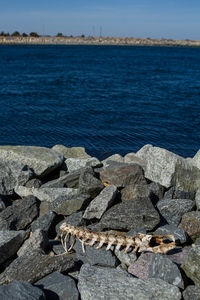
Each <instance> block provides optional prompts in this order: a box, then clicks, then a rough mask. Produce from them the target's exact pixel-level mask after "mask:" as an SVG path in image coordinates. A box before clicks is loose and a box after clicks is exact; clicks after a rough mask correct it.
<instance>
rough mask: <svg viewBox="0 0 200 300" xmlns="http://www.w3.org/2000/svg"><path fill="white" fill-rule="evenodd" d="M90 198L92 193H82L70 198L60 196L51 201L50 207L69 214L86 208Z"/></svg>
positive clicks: (61, 213) (65, 214)
mask: <svg viewBox="0 0 200 300" xmlns="http://www.w3.org/2000/svg"><path fill="white" fill-rule="evenodd" d="M90 200H91V199H90V195H88V194H80V195H76V196H71V197H68V198H66V197H64V196H60V197H58V198H57V199H55V200H54V201H53V202H51V203H49V209H50V210H52V211H54V212H56V213H57V214H60V215H63V216H67V215H71V214H73V213H75V212H77V211H79V210H83V209H85V208H86V207H87V205H88V204H89V202H90Z"/></svg>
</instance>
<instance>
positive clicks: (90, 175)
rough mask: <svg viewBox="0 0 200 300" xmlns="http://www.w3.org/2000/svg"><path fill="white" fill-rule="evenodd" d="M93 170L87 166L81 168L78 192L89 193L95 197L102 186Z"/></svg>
mask: <svg viewBox="0 0 200 300" xmlns="http://www.w3.org/2000/svg"><path fill="white" fill-rule="evenodd" d="M95 176H96V175H95V172H94V171H93V169H92V168H90V167H87V168H84V169H83V170H81V174H80V178H79V192H80V194H85V193H86V194H89V195H90V196H91V197H92V198H94V197H96V196H97V195H98V194H99V193H100V192H101V190H102V189H103V188H104V185H103V183H102V182H101V181H100V180H99V179H98V178H96V177H95Z"/></svg>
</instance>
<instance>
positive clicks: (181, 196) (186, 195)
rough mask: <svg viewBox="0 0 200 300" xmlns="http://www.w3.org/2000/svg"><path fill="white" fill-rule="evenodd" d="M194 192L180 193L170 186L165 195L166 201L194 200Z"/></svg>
mask: <svg viewBox="0 0 200 300" xmlns="http://www.w3.org/2000/svg"><path fill="white" fill-rule="evenodd" d="M194 197H195V191H189V192H188V191H180V190H176V187H174V186H172V187H171V188H170V189H169V190H168V191H167V192H166V193H165V194H164V198H166V199H170V198H171V199H191V200H194Z"/></svg>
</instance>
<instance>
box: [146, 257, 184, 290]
mask: <svg viewBox="0 0 200 300" xmlns="http://www.w3.org/2000/svg"><path fill="white" fill-rule="evenodd" d="M148 278H160V279H162V280H164V281H166V282H168V283H170V284H173V285H176V286H178V287H179V288H182V289H183V288H184V283H183V279H182V277H181V273H180V271H179V269H178V267H177V266H176V265H175V264H174V263H173V262H172V261H171V260H170V259H169V258H168V257H167V256H165V255H162V254H153V255H152V256H151V261H150V263H149V275H148Z"/></svg>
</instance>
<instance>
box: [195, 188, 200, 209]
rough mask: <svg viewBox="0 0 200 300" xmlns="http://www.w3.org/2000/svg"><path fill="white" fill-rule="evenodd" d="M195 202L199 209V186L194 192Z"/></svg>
mask: <svg viewBox="0 0 200 300" xmlns="http://www.w3.org/2000/svg"><path fill="white" fill-rule="evenodd" d="M195 202H196V206H197V209H198V210H200V188H199V189H198V190H197V192H196V195H195Z"/></svg>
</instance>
